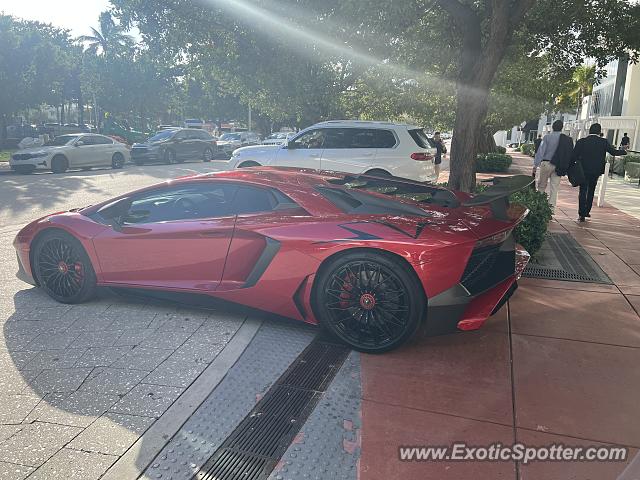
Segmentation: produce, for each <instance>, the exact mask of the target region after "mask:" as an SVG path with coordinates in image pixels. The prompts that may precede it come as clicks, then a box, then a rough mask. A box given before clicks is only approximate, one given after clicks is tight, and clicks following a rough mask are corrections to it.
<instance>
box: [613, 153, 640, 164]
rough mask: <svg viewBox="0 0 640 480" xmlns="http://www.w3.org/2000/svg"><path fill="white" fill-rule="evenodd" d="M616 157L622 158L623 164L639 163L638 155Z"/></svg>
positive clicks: (639, 156) (639, 157)
mask: <svg viewBox="0 0 640 480" xmlns="http://www.w3.org/2000/svg"><path fill="white" fill-rule="evenodd" d="M616 158H624V164H625V165H626V164H627V163H640V155H625V156H624V157H616Z"/></svg>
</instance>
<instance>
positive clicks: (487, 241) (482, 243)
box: [475, 230, 511, 248]
mask: <svg viewBox="0 0 640 480" xmlns="http://www.w3.org/2000/svg"><path fill="white" fill-rule="evenodd" d="M510 234H511V230H507V231H505V232H500V233H496V234H495V235H492V236H490V237H486V238H482V239H480V240H478V241H477V242H476V245H475V248H482V247H489V246H491V245H499V244H501V243H502V242H504V241H505V240H506V239H507V238H508V237H509V235H510Z"/></svg>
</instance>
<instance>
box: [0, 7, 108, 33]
mask: <svg viewBox="0 0 640 480" xmlns="http://www.w3.org/2000/svg"><path fill="white" fill-rule="evenodd" d="M109 6H110V4H109V0H0V12H2V13H5V14H8V15H13V16H14V17H19V18H23V19H25V20H37V21H39V22H43V23H51V24H53V25H54V26H56V27H62V28H66V29H69V30H71V35H72V36H74V37H77V36H80V35H89V34H90V33H91V30H90V28H89V27H97V26H98V16H99V15H100V13H101V12H103V11H105V10H107V9H108V8H109Z"/></svg>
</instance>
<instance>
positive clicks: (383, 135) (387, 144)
mask: <svg viewBox="0 0 640 480" xmlns="http://www.w3.org/2000/svg"><path fill="white" fill-rule="evenodd" d="M370 132H372V134H373V144H374V145H375V148H393V147H395V146H396V143H398V141H397V140H396V136H395V135H394V134H393V132H392V131H390V130H382V129H375V130H370Z"/></svg>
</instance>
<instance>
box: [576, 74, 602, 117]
mask: <svg viewBox="0 0 640 480" xmlns="http://www.w3.org/2000/svg"><path fill="white" fill-rule="evenodd" d="M594 83H596V67H595V65H580V66H579V67H577V68H576V69H575V70H574V71H573V75H572V76H571V85H572V87H573V88H572V90H571V91H570V92H569V96H570V97H571V98H572V99H573V101H574V102H575V103H574V105H576V119H577V118H578V117H579V116H580V108H581V107H582V101H583V100H584V97H586V96H587V95H591V92H592V91H593V85H594Z"/></svg>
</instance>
